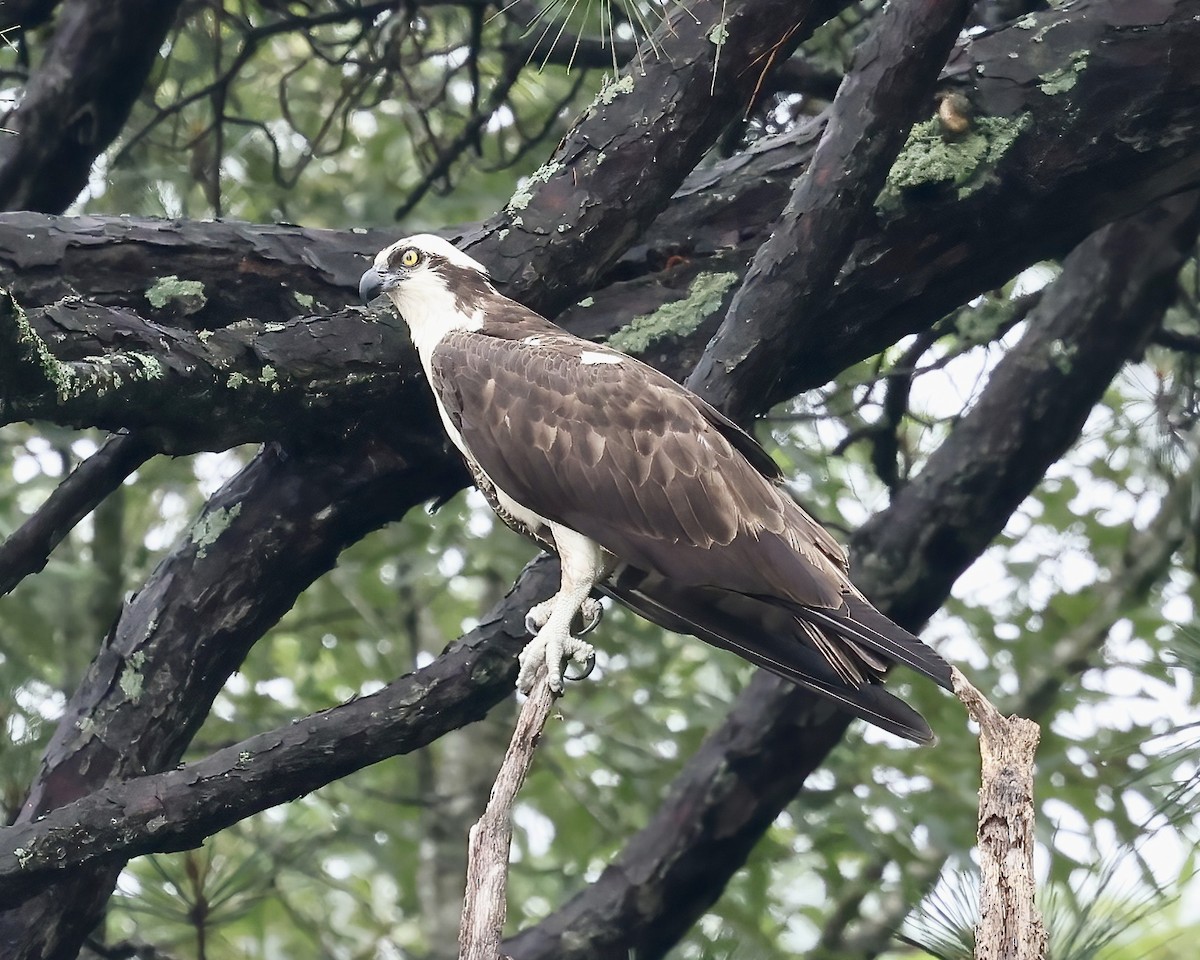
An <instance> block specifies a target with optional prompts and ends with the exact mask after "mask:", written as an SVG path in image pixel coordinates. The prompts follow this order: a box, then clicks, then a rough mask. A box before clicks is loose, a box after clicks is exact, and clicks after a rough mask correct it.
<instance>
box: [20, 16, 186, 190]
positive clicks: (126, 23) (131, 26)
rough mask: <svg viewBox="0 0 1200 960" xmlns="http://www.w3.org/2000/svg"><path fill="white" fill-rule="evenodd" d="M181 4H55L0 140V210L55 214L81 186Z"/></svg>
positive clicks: (140, 86) (144, 77) (117, 126)
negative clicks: (46, 35)
mask: <svg viewBox="0 0 1200 960" xmlns="http://www.w3.org/2000/svg"><path fill="white" fill-rule="evenodd" d="M180 3H181V0H63V3H62V9H61V10H60V12H59V15H58V19H57V22H56V24H55V31H54V37H53V38H52V39H51V41H50V45H49V47H48V48H47V49H46V51H45V53H44V54H43V56H42V60H41V64H42V65H41V66H39V67H38V69H36V70H35V71H34V73H33V74H32V75H31V76H30V78H29V82H28V83H27V84H26V85H25V95H24V97H23V98H22V99H21V103H20V106H18V107H17V108H16V109H15V110H14V111H12V113H10V114H9V115H8V116H7V117H6V118H5V119H4V126H6V127H7V128H9V129H10V130H12V131H13V132H14V133H15V136H5V137H3V138H0V207H3V208H5V209H9V210H21V209H24V210H41V211H45V212H47V213H56V212H58V211H60V210H63V209H65V208H66V207H67V205H68V204H70V202H71V201H72V200H74V199H75V197H76V195H77V194H78V193H79V191H80V190H82V189H83V187H84V185H85V184H86V183H87V176H88V172H89V171H90V170H91V168H92V161H93V160H95V159H96V157H97V156H99V154H100V153H101V152H102V151H103V150H104V148H105V147H107V146H108V145H109V144H110V143H112V141H113V139H114V138H115V137H116V135H117V134H118V133H120V131H121V128H122V127H123V126H124V124H125V120H126V119H127V118H128V116H129V111H130V110H131V109H132V107H133V104H134V102H135V101H136V100H137V97H138V95H139V94H140V93H141V92H142V89H143V88H144V87H145V85H146V80H147V78H148V77H149V75H150V68H151V66H153V64H154V61H155V58H156V57H157V56H158V51H159V48H160V47H161V46H162V42H163V40H164V39H165V38H166V35H167V31H168V30H169V29H170V27H171V24H172V23H173V22H174V20H175V14H176V11H177V10H178V9H179V7H180Z"/></svg>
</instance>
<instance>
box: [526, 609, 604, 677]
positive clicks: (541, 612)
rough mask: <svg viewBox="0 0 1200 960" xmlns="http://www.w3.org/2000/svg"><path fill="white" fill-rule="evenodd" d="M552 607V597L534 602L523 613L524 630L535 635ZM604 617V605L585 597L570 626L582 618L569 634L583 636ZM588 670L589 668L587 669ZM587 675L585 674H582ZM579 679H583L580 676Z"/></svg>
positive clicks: (546, 619)
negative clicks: (575, 628)
mask: <svg viewBox="0 0 1200 960" xmlns="http://www.w3.org/2000/svg"><path fill="white" fill-rule="evenodd" d="M553 609H554V598H553V597H551V598H550V599H549V600H543V601H542V602H541V603H538V604H535V605H534V606H532V607H530V608H529V612H528V613H527V614H525V631H526V632H527V633H528V634H529V635H530V636H531V637H536V636H537V634H538V631H539V630H541V629H542V627H544V626H545V625H546V621H548V620H549V619H550V613H551V611H552V610H553ZM603 617H604V605H603V604H602V603H600V601H599V600H595V599H593V598H592V597H588V598H586V599H585V600H584V601H583V603H581V604H580V605H579V613H577V614H576V619H574V620H572V621H571V626H572V627H574V626H575V624H576V623H577V622H579V621H580V620H582V623H581V625H580V627H579V629H578V630H572V631H571V635H572V636H575V637H585V636H587V635H588V634H589V633H591V632H592V631H593V630H595V629H596V627H598V626H599V625H600V620H601V619H602V618H603ZM589 672H590V670H589ZM584 676H587V674H584ZM579 679H581V680H582V679H583V677H580V678H579Z"/></svg>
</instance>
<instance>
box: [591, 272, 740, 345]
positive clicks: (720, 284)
mask: <svg viewBox="0 0 1200 960" xmlns="http://www.w3.org/2000/svg"><path fill="white" fill-rule="evenodd" d="M737 282H738V276H737V274H736V273H699V274H697V275H696V278H695V279H694V280H693V281H692V283H691V286H689V287H688V295H687V296H686V297H684V298H683V299H682V300H674V301H672V302H671V303H664V304H663V305H662V306H661V307H659V308H658V309H657V310H655V311H654V312H653V313H650V314H646V315H643V316H640V317H634V318H633V319H632V320H631V321H630V322H629V323H628V324H626V325H625V326H624V327H622V328H621V329H620V330H618V331H617V332H616V333H614V334H613V335H612V336H611V337H609V338H608V345H609V346H610V347H615V348H616V349H617V350H624V351H625V352H626V353H644V352H645V351H646V350H648V349H650V347H652V346H653V345H654V344H656V343H658V342H659V341H660V340H664V339H666V338H668V337H683V336H687V335H688V334H689V333H691V332H692V331H693V330H695V329H696V328H697V327H699V326H700V324H702V323H703V322H704V321H705V320H706V319H707V318H708V317H710V316H712V315H713V314H714V313H716V312H717V310H719V309H720V308H721V304H722V302H723V301H724V299H725V294H726V292H727V291H728V290H729V288H730V287H732V286H734V285H735V284H736V283H737Z"/></svg>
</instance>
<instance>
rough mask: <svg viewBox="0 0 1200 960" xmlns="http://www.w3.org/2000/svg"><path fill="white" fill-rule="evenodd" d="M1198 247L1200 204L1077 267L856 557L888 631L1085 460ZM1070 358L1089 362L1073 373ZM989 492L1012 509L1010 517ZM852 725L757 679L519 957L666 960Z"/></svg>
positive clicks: (1133, 233)
mask: <svg viewBox="0 0 1200 960" xmlns="http://www.w3.org/2000/svg"><path fill="white" fill-rule="evenodd" d="M1195 231H1196V201H1195V197H1188V198H1184V199H1183V200H1181V201H1177V202H1175V204H1174V207H1173V209H1172V210H1171V211H1170V213H1169V215H1168V214H1163V213H1161V212H1158V211H1153V212H1151V213H1150V214H1148V215H1146V216H1143V217H1139V218H1134V219H1133V220H1131V221H1128V222H1125V223H1122V224H1116V225H1113V226H1112V227H1109V228H1105V229H1104V230H1102V231H1100V232H1099V233H1098V234H1097V236H1096V237H1094V238H1092V239H1091V240H1089V241H1088V243H1087V244H1085V245H1084V246H1083V248H1081V249H1080V250H1079V251H1078V254H1077V255H1073V256H1072V257H1071V258H1069V259H1068V262H1067V263H1066V264H1064V271H1063V275H1062V277H1060V279H1059V281H1057V283H1063V282H1064V281H1065V288H1064V290H1063V291H1062V296H1063V301H1062V302H1060V308H1061V312H1059V313H1058V314H1057V315H1056V314H1053V313H1049V312H1047V313H1046V314H1044V315H1043V316H1039V317H1036V318H1031V320H1030V323H1029V332H1028V333H1027V334H1026V335H1025V336H1024V337H1023V338H1022V340H1021V342H1020V343H1019V344H1017V346H1015V347H1014V348H1013V349H1012V350H1011V351H1010V352H1009V353H1008V355H1007V356H1006V357H1005V359H1004V360H1003V361H1002V362H1001V363H1000V365H999V366H998V367H997V368H996V370H995V371H994V373H993V374H992V377H991V379H990V380H989V382H988V385H987V388H986V389H985V391H984V394H983V396H982V397H981V398H980V401H979V403H978V404H976V406H975V407H974V408H973V410H972V411H971V412H970V413H969V414H968V415H967V416H966V417H965V418H964V419H963V420H962V422H961V423H960V424H959V425H958V426H957V427H956V428H955V430H954V431H953V432H952V434H951V435H950V436H949V437H948V438H947V440H946V441H945V443H943V444H942V446H941V447H940V448H939V449H938V451H937V452H936V453H935V454H934V455H933V456H932V457H931V458H930V461H929V464H928V465H927V467H926V469H925V470H923V471H922V472H921V474H920V475H919V476H918V477H916V478H915V479H914V480H913V481H912V483H910V484H909V486H908V487H906V488H904V490H902V491H901V493H900V495H899V496H897V497H896V498H895V499H894V500H893V501H892V503H891V505H890V506H889V507H888V509H887V510H884V511H883V512H881V513H879V514H877V515H876V516H875V517H874V518H873V519H872V521H871V523H870V524H868V526H867V527H864V528H863V529H862V530H861V531H860V532H859V534H858V535H857V536H856V537H855V538H854V539H853V541H852V543H851V556H852V557H853V558H854V561H855V564H854V566H855V569H854V571H853V574H854V580H855V582H856V583H857V584H858V585H859V586H860V587H861V588H862V589H863V591H864V592H865V593H866V594H867V596H868V597H870V598H871V599H872V601H873V602H875V603H876V604H877V605H878V606H879V608H880V609H881V610H883V611H884V612H885V613H887V615H888V616H890V617H892V618H893V619H894V620H897V621H898V622H899V623H901V624H903V625H904V626H906V627H908V628H909V629H917V628H918V627H919V626H920V625H921V623H922V622H923V621H924V620H925V619H926V618H927V617H928V616H929V614H930V613H932V612H933V610H935V609H936V608H937V607H938V606H939V605H940V604H941V603H942V602H943V601H944V599H945V598H946V596H947V595H948V594H949V591H950V588H951V586H952V585H953V583H954V580H955V579H956V578H957V576H958V574H959V573H960V572H961V570H962V567H961V566H957V567H955V568H953V569H952V568H951V567H950V566H948V565H946V564H941V563H931V562H930V560H931V557H930V555H929V551H928V550H927V547H926V544H927V543H934V544H936V543H942V542H948V543H959V544H964V543H966V542H970V543H971V544H972V546H973V549H974V553H973V554H972V556H977V555H978V554H979V553H980V552H982V551H983V549H984V548H985V547H986V546H987V544H988V543H989V542H990V541H991V540H992V538H993V537H995V536H996V534H998V533H999V532H1000V530H1001V529H1002V528H1003V526H1004V524H1005V522H1006V521H1007V519H1008V516H1009V512H1010V511H1011V510H1012V509H1013V508H1015V506H1016V505H1017V503H1019V502H1020V500H1021V499H1023V497H1024V496H1025V495H1026V494H1028V493H1029V492H1030V491H1031V490H1032V489H1033V486H1034V485H1035V484H1036V483H1037V479H1038V478H1039V477H1041V475H1042V473H1044V471H1045V469H1046V467H1048V466H1049V465H1050V464H1051V463H1053V462H1054V461H1055V460H1057V459H1058V458H1059V457H1060V456H1061V455H1062V454H1063V453H1064V452H1065V451H1066V449H1067V448H1068V447H1069V446H1070V445H1071V443H1072V442H1073V441H1074V439H1075V438H1076V436H1077V435H1078V430H1079V426H1080V425H1081V424H1082V422H1083V420H1082V418H1085V417H1086V416H1087V413H1088V411H1089V410H1091V408H1092V406H1093V405H1094V404H1095V403H1096V401H1098V400H1099V399H1100V397H1101V395H1102V394H1103V392H1104V390H1105V388H1106V386H1107V384H1108V382H1109V380H1110V379H1111V378H1112V376H1113V375H1114V374H1115V373H1116V371H1117V370H1118V369H1119V368H1120V366H1121V364H1122V363H1123V362H1124V361H1125V360H1126V359H1127V358H1128V357H1129V356H1131V355H1133V354H1136V353H1137V351H1138V350H1139V349H1140V348H1141V345H1142V344H1143V343H1144V342H1145V339H1146V338H1147V337H1148V336H1149V335H1150V332H1151V331H1152V330H1153V329H1154V327H1155V325H1156V324H1157V323H1158V321H1159V320H1160V319H1161V316H1162V313H1163V310H1164V309H1165V307H1166V304H1167V303H1168V302H1170V298H1171V294H1172V289H1173V286H1174V282H1175V277H1176V274H1177V273H1178V270H1179V267H1180V266H1181V264H1182V263H1183V261H1184V259H1185V258H1186V257H1187V256H1188V255H1189V250H1190V245H1191V240H1192V238H1194V236H1195ZM1093 284H1098V285H1099V287H1100V292H1099V293H1098V294H1097V297H1096V298H1095V299H1090V298H1084V299H1083V300H1082V301H1081V302H1080V303H1079V305H1078V307H1075V306H1065V307H1063V306H1062V305H1061V304H1062V303H1063V302H1065V301H1066V300H1067V299H1068V296H1067V294H1068V290H1069V289H1074V288H1075V285H1078V287H1079V288H1080V289H1083V288H1089V289H1090V288H1091V286H1092V285H1093ZM1056 285H1057V284H1056ZM1044 302H1045V301H1044ZM1118 305H1121V306H1120V308H1119V309H1121V310H1123V311H1124V312H1123V313H1121V314H1118V313H1117V312H1116V311H1117V310H1118ZM1049 309H1053V308H1049ZM1051 317H1052V318H1053V321H1054V322H1053V324H1051V323H1050V322H1048V321H1049V318H1051ZM1118 318H1119V319H1118ZM1114 321H1116V322H1114ZM1064 349H1065V350H1067V352H1068V355H1069V356H1072V357H1079V358H1080V362H1078V363H1075V364H1070V365H1066V368H1065V369H1064V365H1062V364H1061V363H1060V362H1059V361H1060V357H1061V351H1063V350H1064ZM997 407H999V408H1001V410H1002V412H1001V413H999V414H997V412H996V408H997ZM963 484H967V485H969V487H968V488H967V489H970V490H971V495H969V496H968V495H965V494H966V490H965V489H964V486H963ZM989 489H991V490H996V491H1003V492H1004V493H1005V497H1004V498H1003V499H1001V500H1000V501H999V503H997V502H996V501H994V500H992V499H991V498H990V497H989ZM1018 491H1023V492H1021V493H1020V494H1019V495H1018ZM1009 494H1011V495H1013V499H1009V498H1008V495H1009ZM926 535H928V540H927V539H926ZM848 724H849V721H848V720H847V719H846V717H845V716H844V715H842V714H838V713H835V712H834V711H833V710H832V708H830V707H828V706H826V705H825V704H823V703H820V702H815V701H814V700H813V699H812V698H811V697H807V696H806V695H805V694H803V693H802V692H800V691H797V690H796V689H795V688H794V687H792V686H791V685H789V684H787V683H784V682H783V681H779V680H776V679H775V678H774V677H771V676H769V675H766V674H760V675H759V676H756V677H755V678H754V680H753V681H752V682H751V684H750V685H749V687H747V689H746V690H745V692H744V693H743V694H742V695H741V696H739V698H738V700H737V703H736V704H735V706H734V708H733V710H732V711H731V712H730V714H729V715H728V716H727V717H726V719H725V721H724V722H723V723H722V724H721V726H720V727H719V728H718V729H716V730H715V731H714V732H713V733H712V734H711V735H710V736H709V737H708V738H707V739H706V740H705V743H704V745H703V746H702V747H701V748H700V750H699V751H698V752H697V753H696V754H695V755H694V756H693V757H692V758H691V759H690V760H689V761H688V763H687V764H686V765H685V767H684V770H683V772H682V773H681V774H680V775H679V777H677V778H676V780H675V783H674V784H673V786H672V790H671V793H670V794H669V795H668V797H667V799H666V801H665V802H664V803H663V805H662V807H660V808H659V811H658V813H657V814H656V815H655V817H654V819H653V820H652V821H651V822H650V823H649V824H648V825H647V826H646V828H645V829H643V830H642V831H640V832H639V833H638V834H637V835H635V836H634V837H631V838H630V840H629V842H628V843H627V844H626V846H625V849H624V851H623V852H622V853H621V855H620V856H619V857H618V858H617V860H616V861H615V862H614V863H613V864H612V865H611V866H610V867H609V868H608V869H607V870H605V872H604V873H603V874H602V875H601V877H600V879H599V880H597V881H596V882H595V883H594V884H592V885H591V886H590V887H588V888H586V889H585V890H583V891H582V892H581V893H579V894H578V895H577V896H576V897H575V898H574V899H573V900H571V901H569V902H568V903H567V904H566V905H565V906H563V907H562V908H561V909H560V910H558V911H557V912H556V913H554V914H552V915H551V916H550V917H548V918H546V920H544V921H542V922H541V923H539V924H538V925H537V926H535V927H533V928H530V929H528V930H525V931H522V932H521V933H519V934H518V935H517V936H515V937H513V938H511V939H510V940H509V941H508V942H507V949H508V952H509V953H510V954H511V955H512V956H513V957H515V958H518V960H543V958H545V960H549V958H551V957H554V958H580V960H582V958H593V957H608V956H620V955H623V951H625V950H633V951H635V953H636V955H637V956H639V957H657V956H661V955H662V954H663V953H665V952H666V950H667V949H668V948H669V947H670V945H671V944H672V943H674V942H675V939H677V938H678V936H679V935H680V934H681V933H682V932H683V931H684V930H686V929H687V928H688V927H689V926H690V924H691V923H692V922H694V920H695V918H696V917H698V916H699V915H700V914H701V913H702V912H703V911H704V910H705V909H706V908H707V907H708V906H709V905H710V904H711V903H712V902H713V901H715V900H716V898H717V897H718V896H719V895H720V892H721V890H723V889H724V887H725V884H726V883H727V882H728V880H729V877H730V876H732V874H733V873H734V872H735V871H736V869H737V868H738V867H739V866H740V865H741V864H742V863H743V862H744V861H745V857H746V856H747V855H748V854H749V851H750V850H751V849H752V848H753V846H754V843H755V842H756V841H757V840H758V838H759V837H761V835H762V832H763V831H764V830H765V829H766V828H767V827H768V826H769V825H770V824H771V822H772V821H773V820H774V818H775V817H776V816H777V815H778V813H779V811H780V810H781V809H782V808H783V806H784V804H786V803H787V802H788V800H790V799H791V798H792V797H793V796H795V794H796V792H797V791H798V790H800V789H801V787H802V786H803V784H804V781H805V780H806V779H807V778H808V776H809V774H810V773H812V772H813V771H814V770H815V769H816V768H817V767H818V766H820V764H821V763H822V762H823V761H824V759H825V757H826V756H827V755H828V752H829V750H830V749H832V747H833V746H835V745H836V744H837V742H838V740H839V739H840V737H841V735H842V733H843V732H844V731H845V728H846V727H847V726H848Z"/></svg>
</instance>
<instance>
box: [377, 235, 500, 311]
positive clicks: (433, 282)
mask: <svg viewBox="0 0 1200 960" xmlns="http://www.w3.org/2000/svg"><path fill="white" fill-rule="evenodd" d="M358 292H359V295H360V296H361V297H362V299H363V302H364V303H367V302H370V301H371V300H374V299H375V298H376V297H377V296H379V295H380V294H387V296H388V298H389V299H390V300H391V301H392V302H393V303H394V304H395V305H396V308H397V309H398V310H399V311H400V315H401V316H402V317H404V319H405V320H406V321H407V322H408V325H409V326H410V327H412V328H413V330H414V332H415V331H416V329H417V328H418V327H419V326H425V325H426V324H427V323H430V322H436V323H438V324H440V325H443V326H461V325H462V323H461V322H458V323H456V322H455V320H454V317H455V316H458V317H461V318H464V319H465V318H467V317H470V316H471V315H472V314H474V313H475V312H476V311H477V310H478V306H479V300H480V299H481V298H482V297H484V296H486V295H488V294H490V293H494V288H493V287H492V285H491V282H490V281H489V280H488V274H487V269H486V268H485V267H484V266H483V264H481V263H479V261H477V260H474V259H472V258H471V257H468V256H467V255H466V254H465V253H463V252H462V251H461V250H459V249H458V248H457V247H455V246H454V245H453V244H452V243H449V242H448V241H446V240H443V239H442V238H441V237H435V236H433V235H432V234H428V233H421V234H416V235H415V236H411V237H405V238H404V239H403V240H397V241H396V242H395V243H393V244H392V245H391V246H388V247H384V249H382V250H380V251H379V253H378V255H377V256H376V257H375V262H374V264H372V266H371V267H370V268H369V269H368V270H367V271H366V272H365V273H364V274H363V275H362V279H361V280H360V281H359V283H358Z"/></svg>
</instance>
